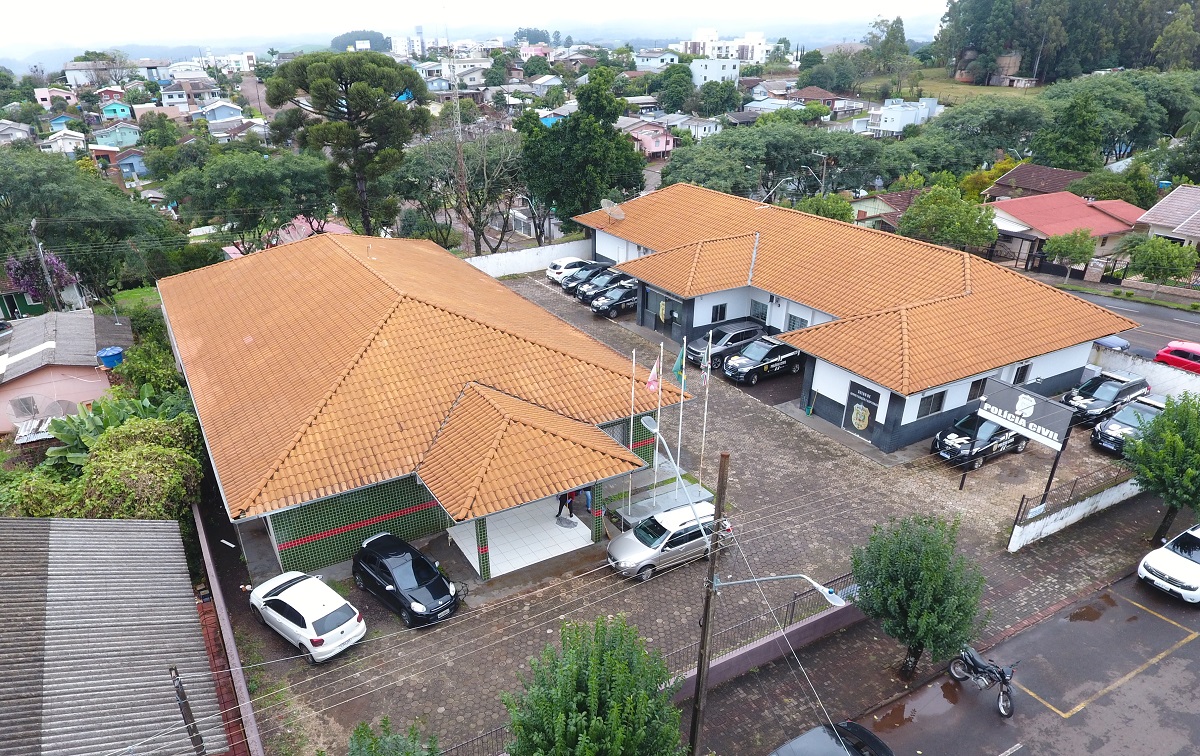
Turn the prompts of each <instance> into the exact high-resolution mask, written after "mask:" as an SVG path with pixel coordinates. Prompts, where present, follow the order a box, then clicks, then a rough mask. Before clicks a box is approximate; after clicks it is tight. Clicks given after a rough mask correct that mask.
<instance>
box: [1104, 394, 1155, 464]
mask: <svg viewBox="0 0 1200 756" xmlns="http://www.w3.org/2000/svg"><path fill="white" fill-rule="evenodd" d="M1166 402H1167V400H1166V398H1165V397H1161V396H1158V395H1156V394H1147V395H1146V396H1143V397H1140V398H1138V399H1136V400H1135V401H1133V402H1130V403H1129V404H1126V405H1125V406H1124V407H1122V408H1121V409H1119V410H1117V413H1116V414H1115V415H1113V416H1112V417H1110V418H1108V419H1107V420H1102V421H1100V422H1098V423H1096V427H1095V428H1092V446H1097V447H1100V448H1102V449H1107V450H1108V451H1111V452H1116V453H1117V454H1121V453H1123V452H1124V451H1125V442H1126V441H1131V440H1133V439H1136V438H1138V437H1139V436H1141V435H1142V424H1143V423H1148V422H1150V421H1151V420H1152V419H1153V418H1154V416H1155V415H1157V414H1158V413H1160V412H1162V411H1163V408H1164V407H1165V406H1166Z"/></svg>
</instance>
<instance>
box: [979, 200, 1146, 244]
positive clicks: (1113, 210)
mask: <svg viewBox="0 0 1200 756" xmlns="http://www.w3.org/2000/svg"><path fill="white" fill-rule="evenodd" d="M991 206H992V207H993V208H995V210H996V212H1001V211H1003V212H1005V213H1008V214H1009V215H1011V216H1012V217H1013V218H1016V219H1017V220H1018V221H1020V222H1021V223H1023V224H1025V225H1026V226H1029V227H1030V228H1032V229H1033V230H1035V231H1039V232H1041V233H1043V234H1045V235H1046V236H1058V235H1059V234H1066V233H1070V232H1071V231H1074V230H1076V229H1079V228H1089V229H1091V231H1092V236H1108V235H1109V234H1120V233H1124V232H1126V231H1132V230H1133V224H1134V223H1135V222H1136V219H1137V217H1138V216H1140V215H1141V209H1140V208H1138V207H1134V206H1133V205H1131V204H1129V203H1128V202H1126V201H1124V200H1108V201H1106V202H1105V203H1104V204H1103V205H1101V204H1100V203H1098V202H1097V203H1089V202H1088V201H1087V200H1086V199H1084V198H1083V197H1080V196H1078V195H1075V194H1071V193H1070V192H1053V193H1051V194H1038V195H1033V196H1030V197H1017V198H1014V199H1007V200H999V201H997V202H993V203H991ZM1124 219H1129V220H1124Z"/></svg>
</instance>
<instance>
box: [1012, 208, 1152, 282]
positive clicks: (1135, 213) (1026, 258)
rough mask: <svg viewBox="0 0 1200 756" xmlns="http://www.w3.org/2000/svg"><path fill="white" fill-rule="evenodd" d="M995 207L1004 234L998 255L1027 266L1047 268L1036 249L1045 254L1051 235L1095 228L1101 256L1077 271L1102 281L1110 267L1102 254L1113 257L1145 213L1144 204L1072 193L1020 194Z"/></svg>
mask: <svg viewBox="0 0 1200 756" xmlns="http://www.w3.org/2000/svg"><path fill="white" fill-rule="evenodd" d="M989 207H991V208H992V209H993V210H994V211H995V213H996V228H997V229H998V230H999V232H1000V237H999V239H998V240H997V242H996V250H997V254H999V255H1000V256H1002V257H1005V258H1009V259H1012V260H1013V264H1014V265H1018V264H1021V263H1022V262H1023V263H1024V264H1025V267H1026V268H1029V267H1033V266H1035V265H1040V267H1041V269H1044V268H1045V267H1046V264H1045V263H1042V261H1041V259H1040V258H1041V257H1042V256H1040V255H1037V254H1035V253H1038V252H1041V250H1042V247H1043V246H1044V245H1045V243H1046V240H1047V239H1049V238H1050V237H1051V236H1060V235H1062V234H1069V233H1071V232H1072V231H1077V230H1079V229H1081V228H1086V229H1089V230H1090V232H1091V237H1092V239H1094V240H1095V242H1096V248H1095V256H1096V258H1099V259H1097V260H1095V261H1094V264H1092V265H1089V266H1087V267H1085V268H1083V269H1082V270H1080V271H1076V272H1078V273H1079V274H1080V276H1081V277H1083V278H1085V279H1087V280H1093V281H1099V280H1100V275H1101V272H1102V271H1103V269H1104V260H1103V259H1102V258H1105V257H1108V256H1109V255H1111V254H1112V252H1113V248H1114V247H1116V245H1117V242H1118V241H1120V239H1121V237H1123V236H1125V235H1126V234H1128V233H1130V232H1132V231H1133V230H1134V227H1135V226H1136V225H1137V223H1138V218H1140V217H1141V215H1142V213H1143V211H1142V209H1141V208H1140V207H1137V206H1135V205H1131V204H1129V203H1128V202H1126V201H1125V200H1098V201H1092V200H1088V199H1085V198H1083V197H1080V196H1077V195H1075V194H1071V193H1070V192H1054V193H1052V194H1035V195H1031V196H1029V197H1014V198H1013V199H1007V200H998V201H996V202H992V203H990V205H989ZM1051 262H1052V261H1051ZM1065 272H1066V271H1065V270H1063V271H1061V273H1065ZM1061 273H1060V274H1061Z"/></svg>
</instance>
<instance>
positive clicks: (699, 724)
mask: <svg viewBox="0 0 1200 756" xmlns="http://www.w3.org/2000/svg"><path fill="white" fill-rule="evenodd" d="M728 482H729V452H727V451H723V452H721V465H720V467H719V468H718V470H717V494H716V497H715V498H714V499H713V509H714V512H713V532H712V539H711V540H709V542H708V579H707V580H706V581H705V583H704V612H703V614H702V615H701V618H700V651H699V652H698V653H697V655H696V692H695V694H694V695H693V696H692V728H691V732H690V734H689V736H688V738H689V743H690V746H689V753H690V754H691V755H692V756H699V753H700V733H701V732H703V729H704V704H705V702H706V700H707V699H708V690H707V688H708V661H709V659H708V656H709V651H710V648H709V646H710V644H711V643H712V625H713V614H714V612H715V610H716V607H715V606H714V602H713V597H714V596H715V595H716V593H717V587H716V575H717V557H718V556H719V555H720V541H721V518H722V517H723V516H724V511H725V486H726V484H727V483H728Z"/></svg>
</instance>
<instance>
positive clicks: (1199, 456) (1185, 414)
mask: <svg viewBox="0 0 1200 756" xmlns="http://www.w3.org/2000/svg"><path fill="white" fill-rule="evenodd" d="M1124 455H1125V459H1124V464H1125V465H1126V466H1127V467H1128V468H1129V469H1130V470H1132V471H1133V475H1134V479H1135V480H1137V483H1138V485H1139V486H1141V487H1142V490H1143V491H1149V492H1150V493H1153V494H1157V495H1158V496H1160V497H1161V498H1162V501H1163V504H1164V505H1166V507H1167V511H1166V512H1165V513H1164V514H1163V519H1162V522H1161V523H1159V526H1158V530H1157V531H1155V533H1154V537H1153V539H1152V540H1153V542H1154V543H1155V544H1161V543H1162V542H1163V541H1164V540H1165V539H1166V537H1167V532H1168V531H1169V530H1170V529H1171V523H1173V522H1174V521H1175V515H1177V514H1179V510H1180V509H1182V508H1184V507H1187V508H1188V509H1191V510H1193V511H1197V512H1200V396H1197V395H1196V394H1192V393H1190V392H1186V391H1185V392H1184V393H1183V394H1180V395H1179V396H1168V397H1167V404H1166V407H1165V408H1164V409H1163V411H1162V412H1160V413H1159V414H1158V415H1155V416H1154V417H1153V418H1151V420H1150V422H1148V423H1146V424H1145V425H1144V426H1142V429H1141V436H1140V437H1138V438H1137V439H1136V440H1133V441H1130V442H1127V443H1126V444H1125V450H1124Z"/></svg>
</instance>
